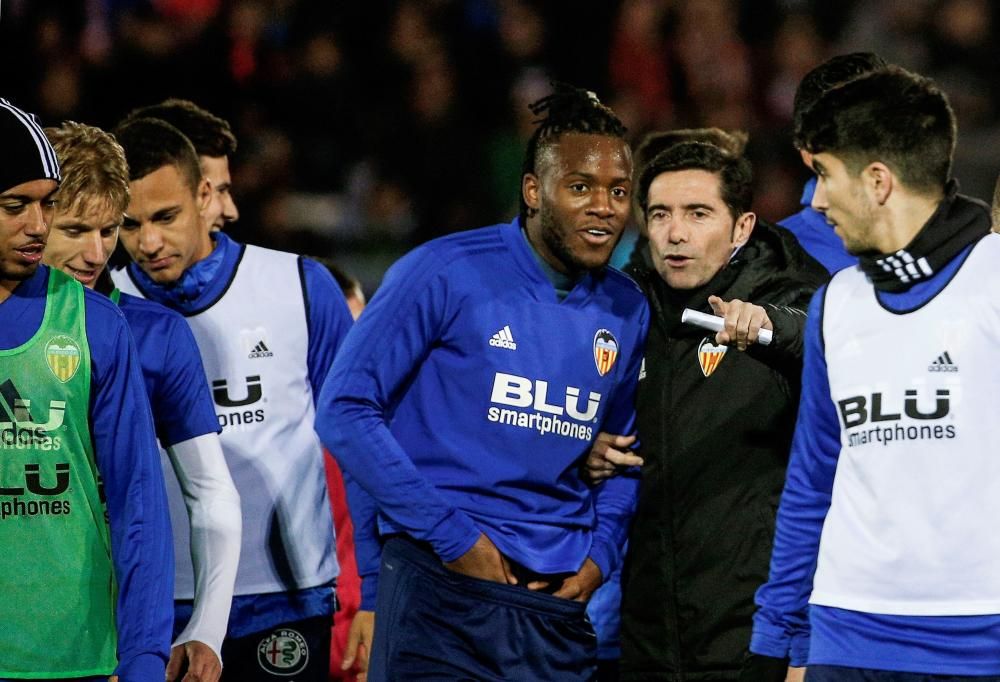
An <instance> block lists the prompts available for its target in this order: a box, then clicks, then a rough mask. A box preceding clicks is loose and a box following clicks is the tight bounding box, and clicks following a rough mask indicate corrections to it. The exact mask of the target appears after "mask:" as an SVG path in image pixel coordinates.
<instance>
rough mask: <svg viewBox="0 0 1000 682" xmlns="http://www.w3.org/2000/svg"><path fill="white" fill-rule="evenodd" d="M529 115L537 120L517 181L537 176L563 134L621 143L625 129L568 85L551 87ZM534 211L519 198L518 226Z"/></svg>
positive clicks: (593, 97) (590, 95) (597, 103)
mask: <svg viewBox="0 0 1000 682" xmlns="http://www.w3.org/2000/svg"><path fill="white" fill-rule="evenodd" d="M528 108H529V109H531V113H533V114H534V115H535V116H540V117H541V118H538V119H537V120H535V121H534V123H535V124H536V125H538V127H537V128H535V132H534V133H532V135H531V138H530V139H529V140H528V146H527V148H526V149H525V152H524V164H523V165H522V167H521V177H524V176H525V175H527V174H528V173H531V174H532V175H537V172H536V170H537V166H538V159H539V158H540V157H541V155H542V154H544V153H545V152H546V150H548V149H549V148H551V147H552V146H554V145H555V144H556V143H557V142H558V141H559V138H560V137H561V136H562V135H564V134H566V133H584V134H588V135H605V136H608V137H617V138H621V139H625V133H626V128H625V126H624V125H623V124H622V122H621V120H619V118H618V117H617V116H615V112H613V111H611V109H610V108H609V107H607V106H605V105H604V104H602V103H601V100H599V99H598V98H597V95H596V94H594V93H593V92H591V91H589V90H584V89H582V88H577V87H575V86H572V85H569V84H568V83H559V82H555V83H552V94H550V95H548V96H546V97H543V98H542V99H540V100H538V101H536V102H533V103H532V104H530V105H528ZM534 213H535V209H532V208H529V207H528V205H527V204H526V203H525V201H524V196H523V194H522V195H521V212H520V216H521V225H524V224H525V223H526V221H527V219H528V216H532V215H534Z"/></svg>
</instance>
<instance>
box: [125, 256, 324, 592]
mask: <svg viewBox="0 0 1000 682" xmlns="http://www.w3.org/2000/svg"><path fill="white" fill-rule="evenodd" d="M114 280H115V284H116V285H117V286H118V287H119V288H120V289H121V290H122V291H124V292H126V293H130V294H134V295H136V296H142V292H141V291H139V290H138V288H137V287H136V286H135V283H134V282H133V281H132V280H131V278H130V277H129V276H128V275H127V274H126V272H125V271H120V272H118V273H115V277H114ZM303 287H304V284H303V280H302V276H301V273H300V269H299V262H298V257H297V256H295V255H293V254H289V253H283V252H280V251H272V250H269V249H262V248H259V247H255V246H246V247H245V251H244V253H243V255H242V258H241V260H240V262H239V264H238V265H237V268H236V272H235V274H234V276H233V280H232V282H231V283H230V286H229V288H228V289H226V291H225V292H224V294H223V295H222V297H221V298H220V299H219V300H218V301H216V302H215V303H214V304H212V305H211V306H210V307H208V308H207V309H205V310H202V311H200V312H198V313H197V314H195V315H190V316H186V319H187V321H188V324H189V325H190V326H191V330H192V331H193V332H194V336H195V339H196V341H197V342H198V349H199V351H200V352H201V359H202V362H203V363H204V365H205V373H206V374H207V377H208V381H209V385H210V388H211V391H212V397H213V399H214V402H215V411H216V415H217V417H218V419H219V425H220V426H221V427H222V433H221V440H222V449H223V452H224V453H225V456H226V463H227V464H228V465H229V470H230V472H231V473H232V476H233V481H234V482H235V484H236V489H237V490H238V491H239V493H240V499H241V502H242V508H243V542H242V546H241V550H240V564H239V570H238V572H237V575H236V590H235V594H236V595H246V594H263V593H271V592H285V591H288V590H296V589H304V588H308V587H316V586H318V585H323V584H326V583H328V582H330V581H332V580H333V579H334V578H335V577H336V576H337V573H338V566H337V558H336V551H335V549H334V537H333V521H332V516H331V511H330V502H329V498H328V496H327V487H326V474H325V471H324V467H323V456H324V455H323V450H322V446H321V444H320V442H319V438H318V437H317V435H316V433H315V431H314V430H313V422H314V420H315V414H316V413H315V408H314V406H313V395H312V387H311V385H310V383H309V374H308V365H307V362H306V357H307V353H308V350H309V330H308V321H307V318H306V315H307V312H306V303H305V294H304V289H303ZM161 459H162V462H163V465H164V476H165V478H166V480H167V493H168V497H169V500H170V515H171V521H172V525H173V534H174V551H175V557H176V561H177V579H176V583H175V597H176V598H178V599H191V598H193V596H194V576H193V569H192V565H191V552H190V545H189V535H190V529H189V526H188V516H187V510H186V508H185V506H184V500H183V497H182V495H181V491H180V486H179V485H178V483H177V478H176V476H175V475H174V472H173V469H172V467H171V466H170V463H169V461H168V458H167V457H166V455H165V454H164V456H163V457H162V458H161Z"/></svg>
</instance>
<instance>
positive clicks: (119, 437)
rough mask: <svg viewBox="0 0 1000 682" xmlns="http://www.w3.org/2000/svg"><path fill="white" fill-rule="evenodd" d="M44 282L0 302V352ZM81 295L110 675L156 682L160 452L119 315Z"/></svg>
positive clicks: (163, 638)
mask: <svg viewBox="0 0 1000 682" xmlns="http://www.w3.org/2000/svg"><path fill="white" fill-rule="evenodd" d="M48 278H49V270H48V268H47V267H44V266H42V267H39V269H38V271H37V272H36V273H35V274H34V275H33V276H32V277H31V278H29V279H27V280H25V281H24V282H22V283H21V284H20V285H19V286H18V287H17V288H16V289H15V290H14V293H13V294H12V295H11V296H10V298H8V299H7V300H6V301H4V302H3V303H2V304H0V348H15V347H17V346H20V345H21V344H23V343H25V342H27V341H28V340H29V339H30V338H31V336H32V335H33V334H34V333H35V332H36V331H37V330H38V328H39V326H40V325H41V323H42V317H43V315H44V313H45V296H46V287H47V286H48ZM84 293H85V296H84V305H85V307H86V310H85V313H86V330H87V339H88V343H89V345H90V353H91V360H92V364H91V384H92V385H91V404H90V423H91V425H92V426H91V428H92V435H93V440H94V452H95V456H96V459H97V468H98V471H99V472H100V474H101V479H102V480H103V483H104V492H105V495H106V498H107V508H108V516H109V521H110V529H111V551H112V560H113V563H114V568H115V576H116V578H117V581H118V602H117V613H116V618H117V627H118V659H119V665H118V669H117V670H116V674H118V675H119V676H120V679H122V680H143V681H146V680H162V679H163V671H164V667H165V665H166V661H167V658H168V656H169V653H170V641H171V640H170V634H171V624H172V621H173V586H174V565H173V543H172V541H171V534H170V533H171V531H170V517H169V515H168V513H167V500H166V492H165V490H164V485H163V474H162V472H161V470H160V454H159V450H158V449H157V447H156V441H155V437H154V433H153V423H152V416H151V415H150V411H149V402H148V400H147V398H146V392H145V386H144V384H143V378H142V373H141V371H140V367H139V362H138V359H137V356H136V352H135V345H134V343H133V340H132V336H131V334H130V332H129V328H128V326H127V324H126V322H125V318H124V317H123V316H122V313H121V311H120V310H119V309H118V307H117V306H115V305H114V304H113V303H112V302H111V301H110V300H108V298H107V297H105V296H102V295H100V294H97V293H95V292H93V291H90V290H87V291H85V292H84ZM71 634H72V633H67V635H71Z"/></svg>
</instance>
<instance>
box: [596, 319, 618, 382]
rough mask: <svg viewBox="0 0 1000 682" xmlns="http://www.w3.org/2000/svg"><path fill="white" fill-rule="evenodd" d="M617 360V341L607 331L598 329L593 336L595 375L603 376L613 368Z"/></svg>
mask: <svg viewBox="0 0 1000 682" xmlns="http://www.w3.org/2000/svg"><path fill="white" fill-rule="evenodd" d="M617 359H618V339H616V338H615V335H614V334H612V333H611V332H609V331H608V330H607V329H599V330H598V331H597V333H596V334H594V362H595V363H596V364H597V373H598V374H600V375H601V376H604V375H605V374H607V373H608V372H610V371H611V368H612V367H614V366H615V360H617Z"/></svg>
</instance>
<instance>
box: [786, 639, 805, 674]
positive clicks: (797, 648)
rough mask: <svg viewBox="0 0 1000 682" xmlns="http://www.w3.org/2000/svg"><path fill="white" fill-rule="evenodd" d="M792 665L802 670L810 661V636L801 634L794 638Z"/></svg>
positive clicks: (791, 654)
mask: <svg viewBox="0 0 1000 682" xmlns="http://www.w3.org/2000/svg"><path fill="white" fill-rule="evenodd" d="M789 658H790V659H791V665H792V666H794V667H796V668H801V667H803V666H805V665H806V663H807V662H808V660H809V635H808V634H799V635H794V636H793V637H792V646H791V652H790V655H789Z"/></svg>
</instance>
